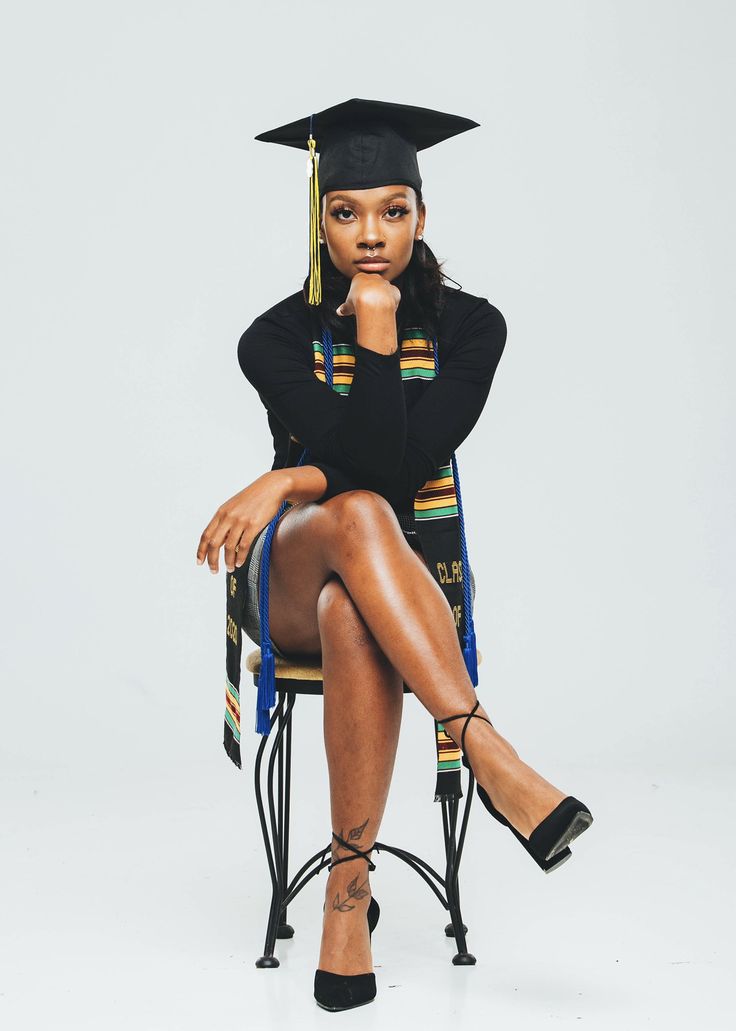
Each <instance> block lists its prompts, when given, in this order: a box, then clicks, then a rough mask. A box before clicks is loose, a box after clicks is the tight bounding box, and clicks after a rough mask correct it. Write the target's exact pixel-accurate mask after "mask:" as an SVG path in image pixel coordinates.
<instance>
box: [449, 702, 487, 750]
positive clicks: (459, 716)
mask: <svg viewBox="0 0 736 1031" xmlns="http://www.w3.org/2000/svg"><path fill="white" fill-rule="evenodd" d="M479 705H480V698H478V699H477V700H476V702H475V705H474V706H473V708H472V709H471V710H470V712H458V713H457V714H456V715H455V716H446V717H445V718H444V719H442V720H437V722H438V723H441V724H442V726H443V727H444V726H445V724H446V723H450V722H451V721H452V720H460V719H462V718H463V716H467V719H466V720H465V726H464V727H463V732H462V734H461V735H460V750H461V751H462V752H464V751H465V731H466V730H467V729H468V724H469V723H470V720H471V718H472V717H473V716H475V718H476V719H478V720H485V722H486V723H487V724H488V725H489V726H490V727H492V726H493V724H492V723H491V721H490V720H489V719H488V718H487V717H486V716H481V715H480V713H478V712H476V711H475V710H476V709H477V708H478V706H479Z"/></svg>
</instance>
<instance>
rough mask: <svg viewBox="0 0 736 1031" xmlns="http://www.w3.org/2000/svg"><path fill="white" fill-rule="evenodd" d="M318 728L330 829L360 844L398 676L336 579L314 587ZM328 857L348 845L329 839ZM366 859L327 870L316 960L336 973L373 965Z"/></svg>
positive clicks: (388, 740)
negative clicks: (320, 700)
mask: <svg viewBox="0 0 736 1031" xmlns="http://www.w3.org/2000/svg"><path fill="white" fill-rule="evenodd" d="M317 618H318V623H319V630H320V635H321V640H322V672H323V677H324V736H325V750H326V753H327V763H328V769H329V776H330V807H331V815H332V829H333V830H335V831H336V832H337V833H338V834H339V835H340V836H341V837H342V838H344V839H345V840H352V843H353V844H354V845H355V846H356V848H359V849H361V850H362V851H367V850H368V849H369V848H370V846H371V845H372V844H373V842H374V841H375V840H376V838H377V836H378V828H379V827H380V824H381V819H382V817H383V812H384V808H385V805H386V798H387V796H388V790H389V786H390V783H391V776H392V773H393V768H394V760H395V757H396V747H397V744H398V740H399V729H400V726H401V712H402V706H403V684H402V681H401V677H400V676H399V674H398V673H397V672H396V670H395V669H393V667H392V666H391V664H390V663H389V662H388V661H387V660H386V657H385V655H383V653H382V652H381V650H380V648H379V647H378V645H377V643H376V641H375V638H374V637H373V635H372V634H371V633H370V631H369V630H368V628H367V627H366V625H365V623H364V622H363V620H362V618H361V616H360V613H359V612H358V610H357V609H356V607H355V605H354V604H353V602H352V600H351V598H350V595H349V594H348V592H347V591H346V589H345V587H344V585H343V584H342V582H341V581H340V580H339V579H337V578H335V579H332V580H328V582H327V583H326V584H325V586H324V587H323V588H322V591H321V592H320V595H319V600H318V604H317ZM332 844H333V859H337V858H339V857H342V856H348V855H351V854H352V853H351V852H350V851H349V850H348V849H345V848H343V847H342V846H340V845H339V844H338V843H337V842H336V841H334V839H333V842H332ZM369 902H370V881H369V868H368V863H367V861H366V860H365V859H360V858H356V859H351V860H350V861H349V862H346V863H339V864H338V865H337V866H335V867H333V869H332V870H331V871H330V872H329V875H328V878H327V885H326V889H325V913H324V921H323V927H322V946H321V950H320V956H319V967H320V968H321V969H322V970H331V971H333V972H334V973H337V974H360V973H369V972H370V971H371V970H372V969H373V966H372V962H371V949H370V940H369V936H368V922H367V919H366V910H367V909H368V903H369Z"/></svg>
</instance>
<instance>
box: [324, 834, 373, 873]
mask: <svg viewBox="0 0 736 1031" xmlns="http://www.w3.org/2000/svg"><path fill="white" fill-rule="evenodd" d="M332 837H333V838H335V840H336V841H337V843H338V844H339V845H342V847H343V848H347V849H349V850H350V851H351V852H354V853H355V855H352V856H342V857H341V858H340V859H333V861H332V862H331V863H330V864H329V866H328V867H327V869H328V870H331V869H332V867H333V866H337V864H338V863H347V862H349V861H350V860H351V859H366V860H367V861H368V869H369V870H375V869H376V864H375V863H374V862H373V861H372V860H371V857H370V855H369V853H370V852H372V851H373V849H375V850H376V852H380V851H381V850H380V849H379V848H378V846H377V845H375V844H374V845H371V847H370V848H368V849H366V850H365V852H363V851H362V850H361V849H359V848H356V847H355V845H353V844H351V843H350V842H349V841H345V839H344V838H341V837H340V835H339V834H335V832H334V831H333V832H332Z"/></svg>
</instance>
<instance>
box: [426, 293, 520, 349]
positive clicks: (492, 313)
mask: <svg viewBox="0 0 736 1031" xmlns="http://www.w3.org/2000/svg"><path fill="white" fill-rule="evenodd" d="M443 294H444V299H443V309H442V314H441V316H440V332H442V331H444V333H445V334H446V335H447V336H448V337H452V336H455V335H456V334H457V333H458V332H461V331H467V330H468V329H469V328H471V327H472V328H475V329H479V328H480V329H482V330H484V331H485V332H488V333H490V334H491V335H493V336H494V338H496V339H498V338H499V337H503V339H504V341H505V339H506V319H505V318H504V317H503V315H502V313H501V312H500V310H499V309H498V308H497V307H496V306H495V304H491V302H490V301H489V300H488V298H487V297H481V296H479V295H478V294H471V293H469V292H468V291H467V290H462V289H460V290H458V289H456V288H455V287H450V286H447V285H445V286H444V287H443Z"/></svg>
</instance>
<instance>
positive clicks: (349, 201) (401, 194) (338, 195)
mask: <svg viewBox="0 0 736 1031" xmlns="http://www.w3.org/2000/svg"><path fill="white" fill-rule="evenodd" d="M396 197H401V198H403V200H408V199H409V194H408V193H407V192H406V190H397V191H396V192H395V193H391V194H389V196H388V197H381V200H380V202H379V203H381V204H385V203H386V202H387V201H390V200H395V199H396ZM338 200H341V201H343V202H345V203H346V204H354V205H355V207H360V202H359V201H355V200H353V198H352V197H347V196H346V195H345V194H344V193H336V194H335V196H334V197H332V198H331V200H330V204H333V203H334V202H335V201H338Z"/></svg>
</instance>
